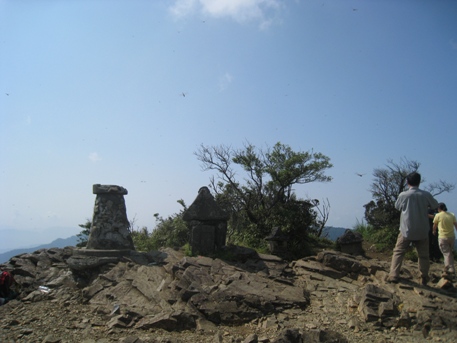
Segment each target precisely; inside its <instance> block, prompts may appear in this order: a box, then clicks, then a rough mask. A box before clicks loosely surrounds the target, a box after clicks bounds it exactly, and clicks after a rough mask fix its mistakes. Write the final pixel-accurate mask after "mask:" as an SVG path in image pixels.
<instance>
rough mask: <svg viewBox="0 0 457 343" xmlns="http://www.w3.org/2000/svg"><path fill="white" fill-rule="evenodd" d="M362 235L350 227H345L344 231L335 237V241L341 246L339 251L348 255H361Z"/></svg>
mask: <svg viewBox="0 0 457 343" xmlns="http://www.w3.org/2000/svg"><path fill="white" fill-rule="evenodd" d="M362 242H363V237H362V235H361V234H360V233H359V232H354V231H353V230H351V229H346V231H344V233H343V234H342V235H341V236H340V237H338V238H337V240H336V243H337V244H338V245H339V247H340V248H341V252H344V253H346V254H350V255H354V256H356V255H363V253H364V251H363V247H362Z"/></svg>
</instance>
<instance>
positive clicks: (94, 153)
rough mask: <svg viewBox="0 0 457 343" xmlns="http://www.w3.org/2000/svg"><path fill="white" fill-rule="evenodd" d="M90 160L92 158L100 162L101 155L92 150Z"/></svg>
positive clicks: (93, 160)
mask: <svg viewBox="0 0 457 343" xmlns="http://www.w3.org/2000/svg"><path fill="white" fill-rule="evenodd" d="M89 160H91V161H92V162H94V163H95V162H98V161H100V160H101V158H100V156H98V154H97V153H96V152H91V153H90V154H89Z"/></svg>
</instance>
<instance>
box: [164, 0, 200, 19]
mask: <svg viewBox="0 0 457 343" xmlns="http://www.w3.org/2000/svg"><path fill="white" fill-rule="evenodd" d="M197 4H198V0H176V1H175V3H174V5H173V6H171V7H170V9H169V10H170V12H171V13H172V14H173V15H174V16H175V17H177V18H182V17H185V16H188V15H190V14H191V13H193V12H194V10H195V7H196V6H197Z"/></svg>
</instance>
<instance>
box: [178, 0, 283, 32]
mask: <svg viewBox="0 0 457 343" xmlns="http://www.w3.org/2000/svg"><path fill="white" fill-rule="evenodd" d="M282 6H283V5H282V4H281V2H280V1H279V0H175V2H174V5H173V6H171V7H170V12H171V13H172V14H173V15H174V16H176V17H178V18H181V17H184V16H188V15H191V14H193V13H195V12H196V11H198V12H201V13H203V14H206V15H209V16H211V17H215V18H223V17H229V18H232V19H234V20H235V21H238V22H249V21H258V22H260V24H259V26H260V28H262V29H264V28H267V27H268V26H270V25H271V23H272V22H273V18H274V17H275V14H276V12H277V11H278V10H279V9H281V7H282Z"/></svg>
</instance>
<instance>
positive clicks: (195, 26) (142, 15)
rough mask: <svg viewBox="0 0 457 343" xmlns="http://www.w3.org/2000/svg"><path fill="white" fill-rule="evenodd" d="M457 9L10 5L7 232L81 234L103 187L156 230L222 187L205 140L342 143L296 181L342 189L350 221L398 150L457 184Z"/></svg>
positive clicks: (374, 4) (3, 47)
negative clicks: (314, 173)
mask: <svg viewBox="0 0 457 343" xmlns="http://www.w3.org/2000/svg"><path fill="white" fill-rule="evenodd" d="M456 18H457V2H455V1H418V0H414V1H412V0H411V1H393V0H392V1H389V0H385V1H371V0H363V1H356V0H354V1H350V0H348V1H342V0H335V1H325V0H324V1H314V0H307V1H300V0H296V1H292V0H291V1H279V0H217V1H216V0H177V1H161V0H156V1H140V0H138V1H92V0H91V1H82V0H79V1H45V0H43V1H11V0H10V1H4V0H0V187H1V189H2V192H1V196H0V231H3V233H4V235H3V236H4V237H11V245H12V246H14V245H29V244H33V243H47V242H49V241H50V239H54V238H58V237H64V238H65V237H68V236H71V235H73V234H76V233H78V232H79V231H80V228H79V227H78V224H81V223H84V222H85V220H86V219H87V218H91V216H92V211H93V205H94V200H95V195H94V194H92V185H93V184H95V183H101V184H116V185H121V186H123V187H125V188H127V190H128V191H129V194H128V195H126V196H125V201H126V206H127V215H128V217H129V219H133V218H136V224H137V225H138V226H140V227H141V226H147V227H148V228H150V229H152V228H153V227H154V225H155V221H154V216H153V215H154V213H159V214H160V215H162V216H165V217H166V216H168V215H171V214H173V213H176V212H178V211H179V210H180V205H179V204H178V203H177V202H176V201H177V200H178V199H183V200H184V201H185V202H186V203H187V204H188V205H190V204H191V203H192V201H193V200H194V199H195V197H196V195H197V191H198V189H199V188H200V187H201V186H204V185H208V183H209V178H210V176H211V175H212V174H211V173H210V172H203V171H202V170H201V168H200V163H199V161H198V160H197V159H196V157H195V155H194V152H195V151H196V150H197V149H198V148H199V146H200V144H204V145H220V144H224V145H231V146H232V147H235V148H241V147H242V146H243V144H244V143H245V142H246V141H248V142H250V143H252V144H254V145H256V146H259V147H263V148H264V147H266V146H273V145H274V144H275V143H276V142H281V143H284V144H287V145H289V146H291V147H292V148H293V149H294V150H297V151H298V150H302V151H309V150H313V151H316V152H321V153H323V154H325V155H327V156H329V157H330V159H331V162H332V163H333V165H334V167H333V168H332V169H330V170H329V171H328V175H330V176H332V177H333V181H332V182H331V183H326V184H319V183H316V184H309V185H305V186H303V187H297V194H298V196H299V197H302V198H308V197H309V198H313V199H314V198H317V199H321V200H322V199H327V198H328V200H329V202H330V206H331V210H330V218H329V221H328V224H329V225H333V226H342V227H353V226H354V225H355V224H356V223H357V221H361V220H362V219H363V212H364V208H363V205H364V204H366V203H367V202H369V201H370V200H371V194H370V192H369V187H370V184H371V182H372V181H373V178H372V173H373V170H374V169H375V168H379V167H383V166H385V164H386V163H387V161H388V160H389V159H393V160H394V161H397V162H399V161H400V159H401V158H404V157H406V158H408V159H410V160H416V161H419V162H421V168H420V172H421V173H422V175H423V177H424V178H425V179H426V180H427V181H429V182H432V181H439V180H440V179H441V180H446V181H448V182H452V183H456V174H455V170H457V161H456V159H455V148H457V143H455V142H456V138H455V130H456V124H457V119H456V116H455V115H456V109H457V96H456V95H455V94H456V90H457V24H456V20H455V19H456ZM356 173H361V174H365V175H364V176H363V177H359V176H357V175H356ZM456 198H457V194H456V193H455V192H454V193H451V194H445V195H442V196H440V197H439V198H438V200H440V201H444V202H446V203H447V204H448V208H449V209H450V211H457V201H456ZM56 228H60V229H59V230H57V229H56ZM11 234H13V235H14V236H11Z"/></svg>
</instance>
